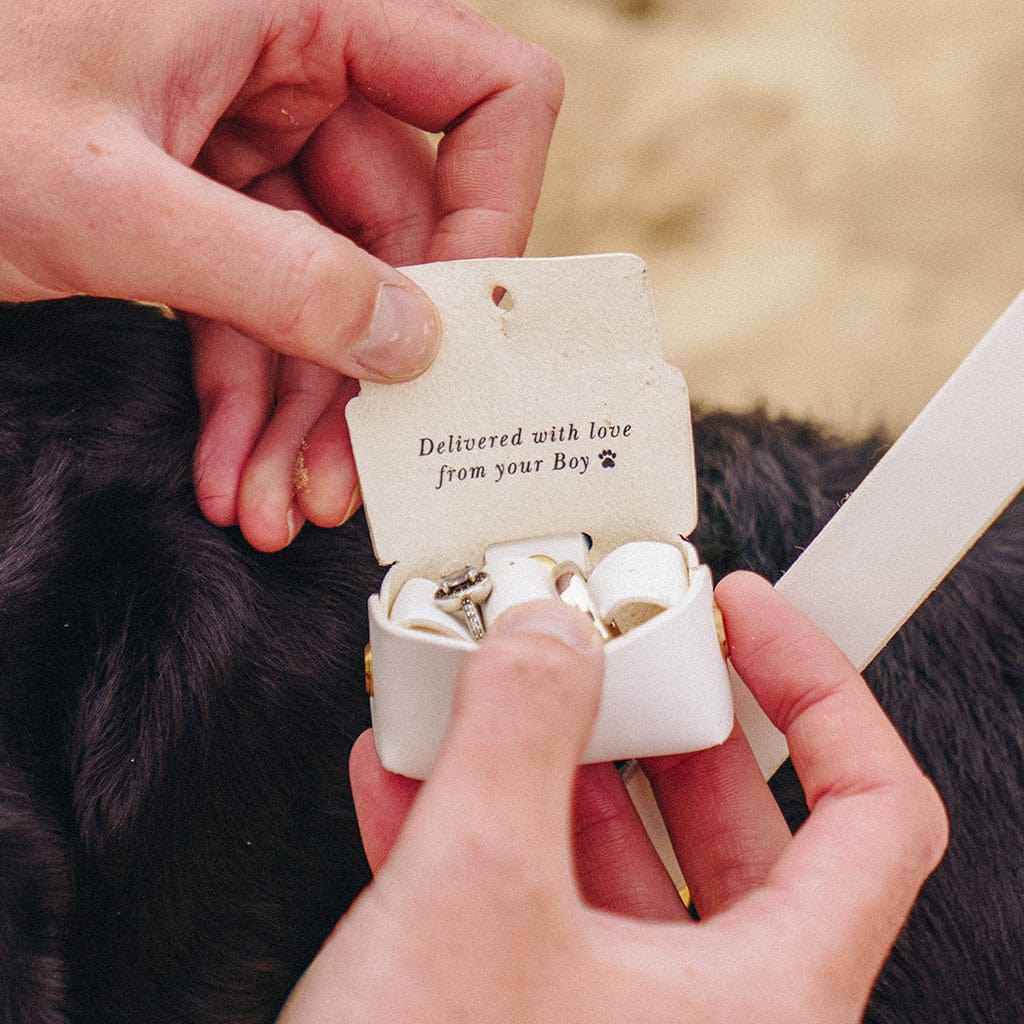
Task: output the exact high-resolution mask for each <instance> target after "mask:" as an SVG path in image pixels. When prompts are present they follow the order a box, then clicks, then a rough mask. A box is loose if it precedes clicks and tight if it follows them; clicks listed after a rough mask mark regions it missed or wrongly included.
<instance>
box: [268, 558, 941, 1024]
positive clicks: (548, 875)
mask: <svg viewBox="0 0 1024 1024" xmlns="http://www.w3.org/2000/svg"><path fill="white" fill-rule="evenodd" d="M716 596H717V600H718V602H719V605H720V607H721V609H722V612H723V616H724V618H725V623H726V629H727V631H728V635H729V641H730V648H731V651H732V657H733V660H734V663H735V665H736V667H737V669H738V671H739V672H740V674H741V675H742V676H743V678H744V680H745V681H746V683H747V684H748V685H749V686H750V688H751V690H752V691H753V693H754V695H755V696H756V697H757V699H758V700H759V701H760V702H761V704H762V706H763V707H764V708H765V710H766V712H767V713H768V715H769V717H770V718H771V719H772V720H773V721H774V722H775V724H776V725H777V726H778V727H779V728H781V729H782V730H783V731H784V732H785V734H786V737H787V740H788V742H789V746H790V751H791V754H792V758H793V763H794V765H795V767H796V770H797V772H798V773H799V775H800V778H801V781H802V783H803V785H804V788H805V792H806V795H807V800H808V804H809V806H810V816H809V818H808V820H807V822H806V824H805V825H804V826H803V827H802V828H801V829H800V831H799V832H798V833H797V834H796V835H795V836H791V835H790V833H789V831H788V829H787V828H786V825H785V822H784V821H783V820H782V817H781V815H780V813H779V811H778V809H777V807H776V806H775V804H774V801H773V800H772V799H771V795H770V793H769V791H768V789H767V786H766V784H765V782H764V780H763V778H762V777H761V774H760V772H759V771H758V769H757V766H756V764H755V762H754V759H753V756H752V754H751V751H750V748H749V746H748V745H747V743H746V741H745V739H744V738H743V736H742V734H741V733H740V732H739V731H738V730H737V731H736V732H735V733H734V734H733V736H732V737H731V738H730V740H729V741H727V743H726V744H724V745H723V746H722V747H718V748H715V749H713V750H709V751H703V752H699V753H695V754H689V755H682V756H677V757H668V758H659V759H656V760H653V761H649V762H647V763H645V765H644V768H645V770H646V771H647V772H648V774H649V775H650V777H651V780H652V785H653V789H654V792H655V794H656V797H657V799H658V801H659V804H660V808H661V811H662V814H663V816H664V817H665V820H666V823H667V827H668V831H669V834H670V836H671V839H672V842H673V846H674V848H675V851H676V853H677V855H678V857H679V860H680V862H681V863H682V866H683V869H684V872H685V873H686V877H687V881H688V883H689V886H690V889H691V891H692V893H693V896H694V900H695V904H696V906H697V908H698V909H699V911H700V921H699V922H696V921H693V920H691V919H690V918H689V916H688V915H687V914H686V913H685V911H684V909H683V907H682V906H681V904H680V901H679V899H678V896H677V894H676V893H675V891H674V888H673V886H672V885H671V883H670V881H669V880H668V877H667V875H666V874H665V871H664V869H663V868H662V867H661V864H660V861H659V860H658V858H657V857H656V855H655V853H654V851H653V849H652V848H651V846H650V843H649V841H648V840H647V838H646V835H645V834H644V832H643V829H642V826H641V825H640V823H639V821H638V820H637V818H636V816H635V814H634V812H633V810H632V807H631V805H630V803H629V800H628V797H627V796H626V794H625V792H624V791H623V790H622V788H621V786H620V785H619V784H618V780H617V778H616V775H615V772H614V769H613V768H612V767H611V766H608V765H597V766H587V767H585V768H583V769H580V770H577V759H578V757H579V756H580V754H581V753H582V751H583V749H584V746H585V744H586V741H587V736H588V734H589V730H590V727H591V725H592V723H593V720H594V717H595V715H596V710H597V704H598V700H599V695H600V681H601V674H602V666H603V652H602V648H601V645H600V643H599V642H598V641H597V640H596V638H595V635H594V633H593V631H592V630H591V629H590V627H589V626H587V625H586V623H585V621H584V620H583V619H582V618H580V617H577V616H574V615H573V613H571V612H570V611H569V610H567V609H566V608H565V607H564V606H560V605H558V604H552V605H549V604H546V603H537V604H533V605H525V606H522V607H521V608H519V609H514V610H512V611H510V612H509V613H506V615H505V616H503V617H502V619H499V621H498V622H497V623H496V624H495V626H494V627H493V629H492V630H491V632H490V633H489V634H488V636H487V637H486V638H485V639H484V640H483V642H482V643H481V644H480V647H479V650H478V652H476V653H475V655H474V656H473V657H472V658H470V659H469V660H468V661H467V663H466V666H465V668H464V671H463V673H462V675H461V676H460V679H459V683H458V689H457V696H456V708H455V711H454V713H453V718H452V722H451V727H450V730H449V733H448V736H447V738H446V741H445V745H444V747H443V750H442V752H441V754H440V757H439V760H438V762H437V764H436V766H435V769H434V772H433V774H432V775H431V777H430V779H429V780H428V781H427V782H426V783H424V784H422V785H420V784H419V783H415V782H412V781H410V780H408V779H403V778H400V777H398V776H392V775H389V774H388V773H386V772H385V771H384V770H383V769H382V768H381V766H380V762H379V761H378V760H377V758H376V755H375V753H374V750H373V744H372V737H371V736H370V735H369V734H367V735H365V736H364V737H363V738H362V739H361V741H360V742H359V743H358V744H357V746H356V748H355V750H354V751H353V756H352V778H353V791H354V794H355V797H356V801H357V808H358V810H359V813H360V820H361V827H362V829H363V838H364V842H365V845H366V849H367V852H368V855H369V858H370V861H371V865H372V866H373V868H374V871H375V879H374V882H373V884H372V885H371V886H370V888H369V889H367V890H366V892H365V893H364V894H363V895H362V897H361V898H360V899H359V900H358V901H357V902H356V904H355V905H354V906H353V907H352V908H351V910H350V911H349V913H348V914H347V915H346V916H345V917H344V918H342V920H341V921H340V922H339V925H338V927H337V928H336V930H335V932H334V934H333V935H332V936H331V938H330V939H329V940H328V941H327V943H326V944H325V945H324V947H323V949H322V950H321V952H320V954H319V955H318V957H317V958H316V960H314V962H313V964H312V966H311V967H310V969H309V970H308V972H307V973H306V975H305V976H304V978H303V979H302V981H301V982H300V983H299V985H298V986H297V988H296V990H295V992H294V993H293V995H292V998H291V1000H290V1001H289V1003H288V1005H287V1006H286V1007H285V1010H284V1011H283V1013H282V1016H281V1018H280V1020H281V1022H282V1024H304V1022H306V1021H310V1022H312V1021H317V1022H330V1021H346V1022H352V1021H379V1020H388V1021H394V1022H398V1024H401V1022H404V1021H410V1022H412V1021H416V1022H424V1021H428V1022H429V1021H453V1020H473V1021H482V1022H494V1024H497V1022H500V1024H513V1022H514V1024H534V1022H536V1024H549V1022H550V1021H552V1020H559V1021H581V1022H582V1021H588V1022H605V1021H607V1022H608V1024H613V1022H614V1024H621V1022H622V1021H644V1022H665V1024H668V1022H672V1024H685V1022H688V1021H701V1022H712V1024H714V1022H722V1024H725V1022H730V1024H733V1022H744V1024H747V1022H755V1021H772V1022H773V1024H780V1022H793V1024H796V1022H812V1021H813V1022H820V1021H823V1020H828V1021H830V1022H844V1021H849V1022H852V1021H856V1020H859V1019H860V1017H861V1016H862V1014H863V1010H864V1006H865V1004H866V1001H867V999H868V996H869V994H870V991H871V987H872V985H873V982H874V979H875V978H876V976H877V974H878V971H879V969H880V967H881V965H882V963H883V961H884V959H885V957H886V955H887V954H888V952H889V950H890V948H891V946H892V943H893V942H894V940H895V938H896V935H897V933H898V931H899V929H900V927H901V925H902V923H903V921H904V920H905V918H906V916H907V914H908V913H909V911H910V908H911V906H912V904H913V901H914V899H915V897H916V895H917V893H918V891H919V889H920V886H921V884H922V883H923V882H924V880H925V878H926V877H927V876H928V874H929V873H930V872H931V871H932V870H933V868H934V867H935V865H936V864H937V863H938V861H939V859H940V858H941V855H942V852H943V850H944V849H945V845H946V842H947V838H948V823H947V821H946V817H945V812H944V810H943V807H942V804H941V801H940V799H939V797H938V794H937V793H936V791H935V789H934V787H933V786H932V785H931V783H930V782H929V781H928V780H927V779H926V778H925V777H924V776H923V775H922V773H921V772H920V770H919V769H918V767H917V766H916V764H915V763H914V760H913V758H912V757H911V755H910V753H909V752H908V751H907V749H906V747H905V746H904V744H903V742H902V741H901V739H900V738H899V736H898V734H897V733H896V732H895V730H894V729H893V727H892V726H891V724H890V723H889V721H888V719H887V718H886V717H885V715H884V713H883V712H882V711H881V709H880V707H879V706H878V704H877V703H876V702H875V700H874V698H873V697H872V695H871V693H870V691H869V690H868V688H867V686H866V685H865V683H864V681H863V680H862V679H861V678H860V676H858V674H857V673H856V671H855V670H854V669H853V667H852V666H851V665H850V664H849V662H848V661H847V660H846V659H845V657H844V656H843V655H842V654H841V652H839V651H838V650H837V649H836V648H835V647H834V645H833V644H832V643H831V642H830V641H829V640H827V639H826V638H825V637H823V636H822V635H821V634H820V633H818V632H817V630H815V629H814V628H813V627H812V626H811V625H810V624H809V623H808V622H807V620H806V619H804V618H803V617H802V616H801V615H800V614H799V613H798V612H796V611H795V610H794V609H792V608H791V607H790V606H788V605H787V604H786V603H785V602H784V601H783V599H782V598H781V597H780V596H779V595H778V594H777V593H775V591H774V590H773V589H772V588H771V587H770V586H769V585H768V584H767V583H766V582H765V581H764V580H762V579H760V578H759V577H755V576H752V575H751V574H748V573H740V574H735V575H733V576H731V577H728V578H726V579H725V580H724V581H723V582H722V583H721V584H720V585H719V587H718V589H717V595H716Z"/></svg>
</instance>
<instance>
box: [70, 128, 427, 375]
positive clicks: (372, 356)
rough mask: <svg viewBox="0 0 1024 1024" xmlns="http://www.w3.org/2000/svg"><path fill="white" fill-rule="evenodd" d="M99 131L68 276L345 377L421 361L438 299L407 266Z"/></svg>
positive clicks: (81, 172)
mask: <svg viewBox="0 0 1024 1024" xmlns="http://www.w3.org/2000/svg"><path fill="white" fill-rule="evenodd" d="M107 145H108V144H107V143H106V142H104V143H94V144H93V150H95V152H93V154H92V155H93V157H94V159H92V160H90V161H83V162H82V163H81V164H79V165H78V167H77V175H76V176H78V177H79V178H80V179H81V178H84V179H86V180H80V181H78V182H77V183H75V187H76V189H77V195H78V196H79V197H80V202H81V204H82V208H81V209H80V213H79V215H78V216H76V217H75V218H74V219H75V223H76V225H77V227H78V240H77V243H76V242H75V240H74V232H72V235H71V239H70V240H69V249H70V251H69V254H68V259H74V260H75V261H77V262H79V263H80V265H81V273H80V275H79V277H80V278H81V279H80V280H79V281H78V282H76V283H77V285H78V287H79V290H81V291H89V292H94V293H98V294H105V295H119V296H123V297H126V298H138V299H151V300H155V301H160V302H164V303H166V304H168V305H170V306H174V307H176V308H178V309H183V310H186V311H188V312H191V313H196V314H199V315H201V316H205V317H209V318H210V319H213V320H218V321H221V322H225V323H228V324H230V325H231V326H232V327H234V328H236V329H237V330H238V331H240V332H241V333H242V334H244V335H247V336H248V337H251V338H254V339H256V340H258V341H261V342H263V343H265V344H266V345H268V346H269V347H271V348H273V349H275V350H276V351H278V352H281V353H282V354H284V355H293V356H300V357H302V358H305V359H308V360H310V361H311V362H314V363H318V364H319V365H321V366H325V367H327V368H329V369H332V370H335V371H338V372H340V373H343V374H345V375H347V376H350V377H360V378H367V379H373V380H406V379H409V378H411V377H414V376H416V375H417V374H418V373H420V372H422V371H423V370H424V369H426V367H427V366H428V365H429V364H430V362H431V360H432V359H433V357H434V353H435V352H436V349H437V345H438V341H439V334H440V326H439V322H438V318H437V313H436V311H435V310H434V307H433V306H432V305H431V303H430V301H429V300H428V299H427V297H426V296H425V295H424V294H423V292H422V291H420V289H419V288H417V287H416V285H415V284H413V282H412V281H410V280H409V279H408V278H406V277H405V276H404V275H402V274H400V273H398V271H396V270H394V269H393V268H392V267H390V266H388V265H387V264H386V263H383V262H381V261H380V260H378V259H375V258H374V257H373V256H371V255H370V254H369V253H367V252H365V251H364V250H362V249H360V248H359V247H358V246H357V245H355V244H354V243H353V242H351V241H350V240H349V239H347V238H345V237H343V236H342V235H339V234H337V233H336V232H334V231H331V230H330V229H329V228H327V227H325V226H323V225H321V224H319V223H317V222H316V221H315V220H314V219H313V218H312V217H309V216H307V215H306V214H304V213H299V212H296V211H285V210H279V209H277V208H276V207H273V206H269V205H267V204H265V203H261V202H259V201H257V200H255V199H251V198H249V197H248V196H245V195H243V194H241V193H239V192H236V191H234V190H233V189H231V188H228V187H227V186H225V185H222V184H219V183H217V182H215V181H212V180H211V179H209V178H206V177H204V176H203V175H201V174H199V173H198V172H196V171H194V170H192V169H190V168H188V167H185V166H184V165H183V164H180V163H178V162H177V161H176V160H174V159H173V158H172V157H170V156H168V155H167V154H165V153H164V152H163V151H162V150H161V149H159V147H157V146H155V145H153V144H151V143H149V142H148V141H145V140H140V139H134V140H132V139H129V140H128V141H125V138H124V136H123V135H121V136H118V137H116V138H114V139H112V140H111V141H110V142H109V152H108V149H107V148H106V147H107ZM83 165H84V166H83ZM125 211H130V215H126V213H125ZM97 224H102V225H103V230H102V231H96V230H95V226H96V225H97ZM71 246H73V248H70V247H71ZM125 254H129V256H130V258H128V259H126V258H125Z"/></svg>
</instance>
